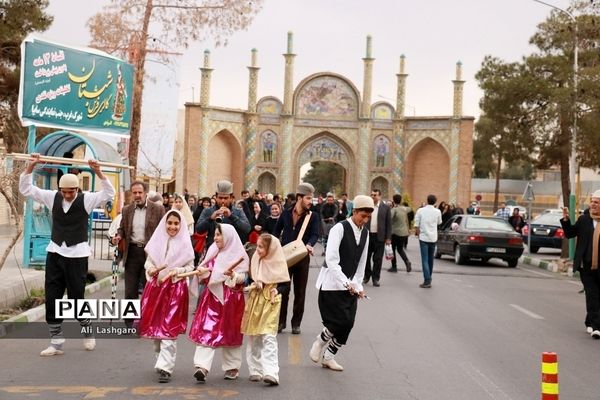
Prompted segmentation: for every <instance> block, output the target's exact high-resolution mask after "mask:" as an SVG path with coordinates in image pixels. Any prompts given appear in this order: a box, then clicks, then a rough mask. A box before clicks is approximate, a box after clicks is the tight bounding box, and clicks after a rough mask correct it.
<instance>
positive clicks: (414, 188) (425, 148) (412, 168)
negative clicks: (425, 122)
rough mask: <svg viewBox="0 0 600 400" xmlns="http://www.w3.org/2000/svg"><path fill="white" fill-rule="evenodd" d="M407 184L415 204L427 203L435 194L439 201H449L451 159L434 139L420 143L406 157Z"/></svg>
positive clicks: (405, 188) (406, 189)
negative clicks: (429, 196) (430, 195)
mask: <svg viewBox="0 0 600 400" xmlns="http://www.w3.org/2000/svg"><path fill="white" fill-rule="evenodd" d="M405 165H406V170H405V177H406V179H405V184H404V190H405V191H407V192H408V193H409V194H410V196H411V198H412V201H413V204H415V205H420V204H421V203H424V202H426V201H427V195H429V194H434V195H435V196H436V197H437V198H438V202H439V201H442V200H444V201H448V195H449V182H448V181H449V174H450V157H449V156H448V152H447V151H446V149H444V147H443V146H442V145H441V144H439V143H438V142H436V141H435V140H433V139H430V138H426V139H423V140H421V141H420V142H418V143H417V144H416V145H415V146H414V147H413V148H412V149H411V150H410V152H409V154H408V157H406V163H405Z"/></svg>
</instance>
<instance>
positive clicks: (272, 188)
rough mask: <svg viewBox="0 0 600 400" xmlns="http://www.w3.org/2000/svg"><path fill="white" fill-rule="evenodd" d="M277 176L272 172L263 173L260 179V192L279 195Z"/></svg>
mask: <svg viewBox="0 0 600 400" xmlns="http://www.w3.org/2000/svg"><path fill="white" fill-rule="evenodd" d="M276 183H277V182H276V179H275V176H274V175H273V174H272V173H270V172H263V173H262V174H261V175H260V176H259V177H258V191H259V192H261V193H271V194H275V193H277V184H276Z"/></svg>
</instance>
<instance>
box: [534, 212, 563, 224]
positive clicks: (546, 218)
mask: <svg viewBox="0 0 600 400" xmlns="http://www.w3.org/2000/svg"><path fill="white" fill-rule="evenodd" d="M561 218H562V214H556V213H546V214H542V215H540V216H539V217H537V218H536V219H534V220H533V221H532V222H531V223H532V224H540V225H556V226H560V219H561Z"/></svg>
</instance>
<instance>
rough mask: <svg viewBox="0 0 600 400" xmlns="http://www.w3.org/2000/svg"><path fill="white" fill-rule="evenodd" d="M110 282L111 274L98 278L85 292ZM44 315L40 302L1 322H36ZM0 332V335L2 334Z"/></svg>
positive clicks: (91, 291)
mask: <svg viewBox="0 0 600 400" xmlns="http://www.w3.org/2000/svg"><path fill="white" fill-rule="evenodd" d="M123 275H124V273H123V272H120V273H119V279H121V278H123ZM111 284H112V275H110V276H107V277H106V278H102V279H100V280H99V281H98V282H94V283H92V284H90V285H87V286H86V287H85V294H86V295H90V294H92V293H96V292H97V291H99V290H102V289H104V288H106V287H109V286H110V285H111ZM45 315H46V305H45V304H40V305H39V306H37V307H35V308H32V309H29V310H27V311H24V312H22V313H21V314H19V315H15V316H14V317H11V318H9V319H7V320H4V321H2V323H3V324H6V323H11V322H37V321H39V320H41V319H43V318H44V316H45ZM2 333H3V332H0V337H2V336H4V335H3V334H2Z"/></svg>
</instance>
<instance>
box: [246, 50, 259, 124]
mask: <svg viewBox="0 0 600 400" xmlns="http://www.w3.org/2000/svg"><path fill="white" fill-rule="evenodd" d="M256 53H257V51H256V49H252V58H251V62H250V66H249V67H248V71H249V73H250V76H249V79H248V112H249V113H255V112H256V91H257V88H258V70H259V69H260V68H259V67H257V66H256Z"/></svg>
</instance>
